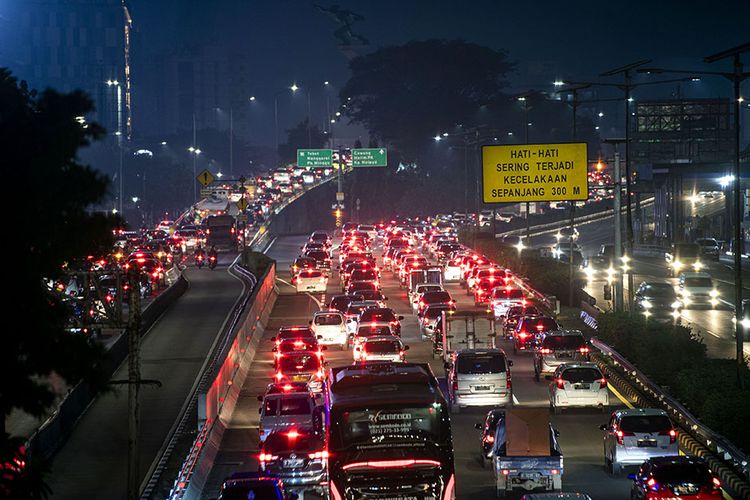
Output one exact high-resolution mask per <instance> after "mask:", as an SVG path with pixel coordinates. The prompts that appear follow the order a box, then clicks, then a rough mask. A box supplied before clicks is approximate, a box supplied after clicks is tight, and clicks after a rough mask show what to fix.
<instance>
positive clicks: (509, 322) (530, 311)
mask: <svg viewBox="0 0 750 500" xmlns="http://www.w3.org/2000/svg"><path fill="white" fill-rule="evenodd" d="M539 314H541V312H540V311H539V309H537V308H536V306H510V307H509V308H508V311H507V312H506V313H505V322H504V324H503V328H504V329H505V337H506V338H507V339H508V340H510V339H512V338H513V332H514V331H515V329H516V325H517V324H518V320H519V319H520V318H521V317H522V316H537V315H539Z"/></svg>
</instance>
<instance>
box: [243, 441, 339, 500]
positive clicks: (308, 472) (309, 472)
mask: <svg viewBox="0 0 750 500" xmlns="http://www.w3.org/2000/svg"><path fill="white" fill-rule="evenodd" d="M258 458H259V461H260V468H261V470H262V471H263V472H265V473H266V474H273V475H275V476H277V477H279V478H280V479H281V480H282V481H283V482H284V486H286V487H287V488H290V487H291V488H294V487H303V488H302V489H307V488H310V487H313V489H315V490H318V492H319V493H320V494H321V495H324V494H325V492H324V491H323V487H322V486H321V483H322V482H324V481H325V480H326V476H327V473H328V451H327V450H326V446H325V443H324V442H323V438H322V437H321V436H320V435H318V434H315V433H314V432H311V431H310V430H306V429H305V430H303V429H297V428H291V429H287V430H283V431H275V432H273V433H271V435H269V436H268V437H267V438H266V440H265V442H263V444H262V446H261V448H260V455H259V456H258ZM255 498H258V497H255Z"/></svg>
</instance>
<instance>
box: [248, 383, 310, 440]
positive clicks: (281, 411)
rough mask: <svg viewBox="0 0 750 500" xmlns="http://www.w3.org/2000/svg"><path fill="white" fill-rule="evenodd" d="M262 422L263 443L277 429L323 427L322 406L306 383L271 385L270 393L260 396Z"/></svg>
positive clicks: (261, 434) (259, 410)
mask: <svg viewBox="0 0 750 500" xmlns="http://www.w3.org/2000/svg"><path fill="white" fill-rule="evenodd" d="M258 401H260V402H261V403H262V404H261V406H260V408H258V413H260V423H259V424H258V434H259V435H260V441H261V442H263V441H265V440H266V438H267V437H268V436H269V435H270V434H271V433H272V432H274V431H279V430H285V429H291V428H303V429H317V428H318V427H319V426H320V415H321V412H320V408H319V407H318V406H316V404H315V396H314V394H313V393H312V392H311V391H310V389H309V387H308V386H307V384H306V383H303V382H291V383H287V384H269V386H268V388H267V389H266V393H265V394H264V395H263V396H258Z"/></svg>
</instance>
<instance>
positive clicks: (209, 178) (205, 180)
mask: <svg viewBox="0 0 750 500" xmlns="http://www.w3.org/2000/svg"><path fill="white" fill-rule="evenodd" d="M196 179H197V180H198V182H200V183H201V184H202V185H203V186H208V185H209V184H211V183H212V182H213V181H214V174H212V173H211V172H209V171H208V170H204V171H203V172H201V173H200V174H198V176H197V177H196Z"/></svg>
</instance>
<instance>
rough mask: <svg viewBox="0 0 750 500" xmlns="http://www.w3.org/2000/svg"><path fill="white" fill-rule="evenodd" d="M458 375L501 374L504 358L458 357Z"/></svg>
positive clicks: (486, 355) (495, 354)
mask: <svg viewBox="0 0 750 500" xmlns="http://www.w3.org/2000/svg"><path fill="white" fill-rule="evenodd" d="M456 370H457V371H458V373H465V374H475V373H476V374H478V373H503V372H505V356H503V355H502V354H497V353H491V354H462V355H460V356H458V366H457V367H456Z"/></svg>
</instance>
